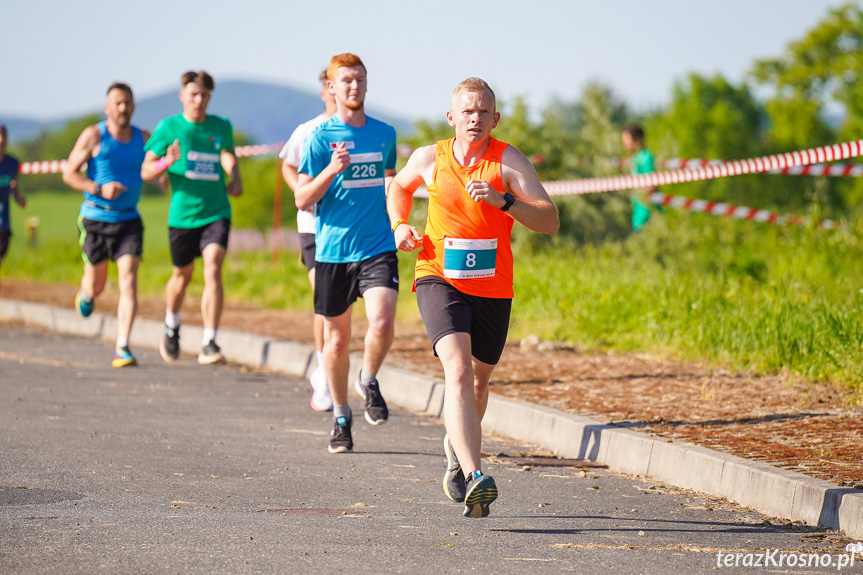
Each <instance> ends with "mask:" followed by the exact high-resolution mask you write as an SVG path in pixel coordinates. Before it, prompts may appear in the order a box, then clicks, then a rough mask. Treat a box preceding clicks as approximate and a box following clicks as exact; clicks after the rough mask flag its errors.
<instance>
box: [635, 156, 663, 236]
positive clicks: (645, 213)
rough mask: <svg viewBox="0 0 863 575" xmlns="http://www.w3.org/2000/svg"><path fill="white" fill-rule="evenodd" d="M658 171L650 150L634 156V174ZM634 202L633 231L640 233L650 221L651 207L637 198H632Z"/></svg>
mask: <svg viewBox="0 0 863 575" xmlns="http://www.w3.org/2000/svg"><path fill="white" fill-rule="evenodd" d="M655 171H656V161H655V160H654V158H653V154H652V153H651V152H650V151H649V150H641V151H640V152H638V153H637V154H635V155H634V156H632V174H633V175H635V176H637V175H639V174H652V173H653V172H655ZM629 199H630V201H631V202H632V229H633V230H635V231H639V230H640V229H641V228H643V227H644V224H646V223H647V220H649V219H650V206H649V205H648V204H645V203H644V202H643V201H641V200H640V199H639V198H637V197H636V196H631V197H630V198H629Z"/></svg>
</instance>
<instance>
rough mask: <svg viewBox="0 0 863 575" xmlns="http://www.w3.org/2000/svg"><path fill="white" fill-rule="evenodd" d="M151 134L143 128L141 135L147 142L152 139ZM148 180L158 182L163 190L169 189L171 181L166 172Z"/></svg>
mask: <svg viewBox="0 0 863 575" xmlns="http://www.w3.org/2000/svg"><path fill="white" fill-rule="evenodd" d="M150 136H151V134H150V132H148V131H147V130H141V137H142V138H144V143H145V144H146V143H147V140H149V139H150ZM148 181H149V182H150V183H153V184H156V185H157V186H159V189H160V190H162V191H163V192H164V191H165V190H167V189H168V186H169V185H170V183H171V182H170V180H168V174H166V173H164V172H163V173H162V174H161V175H160V176H158V177H157V178H155V179H153V180H148Z"/></svg>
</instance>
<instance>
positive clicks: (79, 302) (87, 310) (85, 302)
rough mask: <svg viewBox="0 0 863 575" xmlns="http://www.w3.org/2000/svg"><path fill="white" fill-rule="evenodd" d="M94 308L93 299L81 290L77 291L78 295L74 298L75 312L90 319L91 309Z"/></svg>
mask: <svg viewBox="0 0 863 575" xmlns="http://www.w3.org/2000/svg"><path fill="white" fill-rule="evenodd" d="M94 307H96V302H95V301H93V298H91V297H90V296H88V295H87V294H85V293H84V291H83V290H78V295H76V296H75V311H77V312H78V315H80V316H81V317H90V314H91V313H93V308H94Z"/></svg>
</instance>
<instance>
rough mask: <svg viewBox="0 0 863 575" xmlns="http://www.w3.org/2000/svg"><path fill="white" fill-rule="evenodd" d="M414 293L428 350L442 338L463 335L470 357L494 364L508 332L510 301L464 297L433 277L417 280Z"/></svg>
mask: <svg viewBox="0 0 863 575" xmlns="http://www.w3.org/2000/svg"><path fill="white" fill-rule="evenodd" d="M416 290H417V305H418V306H419V308H420V315H422V318H423V323H424V324H425V326H426V332H428V336H429V340H431V344H432V349H434V346H435V345H437V342H438V341H440V339H441V338H442V337H443V336H445V335H449V334H451V333H467V334H469V335H470V345H471V355H473V357H475V358H476V359H478V360H479V361H481V362H483V363H487V364H489V365H497V362H498V361H500V356H501V354H502V353H503V348H504V346H505V345H506V335H507V333H508V332H509V315H510V312H511V311H512V300H511V299H506V298H490V297H478V296H474V295H468V294H466V293H462V292H460V291H458V290H457V289H455V288H454V287H452V286H451V285H450V284H448V283H447V282H445V281H444V280H442V279H441V278H438V277H434V276H426V277H422V278H420V279H418V280H417V282H416ZM435 355H437V351H435Z"/></svg>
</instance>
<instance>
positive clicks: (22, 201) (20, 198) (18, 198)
mask: <svg viewBox="0 0 863 575" xmlns="http://www.w3.org/2000/svg"><path fill="white" fill-rule="evenodd" d="M9 185H10V186H11V187H12V195H13V196H15V202H16V203H17V204H18V205H19V206H21V207H22V208H26V207H27V198H25V197H24V194H23V193H21V190H19V189H18V178H15V179H13V180H12V183H11V184H9Z"/></svg>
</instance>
